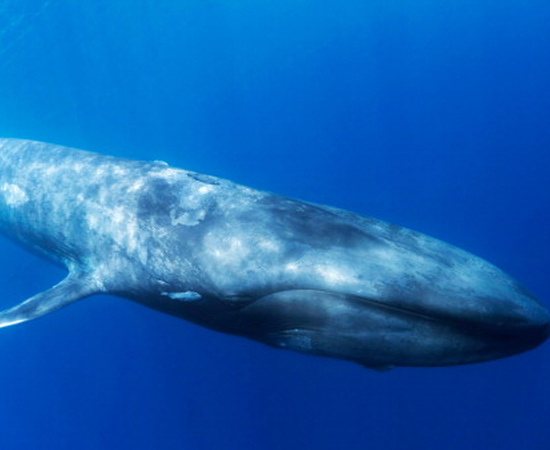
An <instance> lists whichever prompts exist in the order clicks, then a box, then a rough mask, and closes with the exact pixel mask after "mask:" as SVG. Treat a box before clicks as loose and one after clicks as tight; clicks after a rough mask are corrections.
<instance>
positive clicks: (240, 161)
mask: <svg viewBox="0 0 550 450" xmlns="http://www.w3.org/2000/svg"><path fill="white" fill-rule="evenodd" d="M549 23H550V3H549V2H548V1H547V0H532V1H529V2H527V1H520V0H508V1H502V0H465V1H453V2H442V1H440V0H401V1H397V0H372V1H368V2H366V1H364V0H323V1H318V0H277V1H262V2H260V1H254V0H231V1H222V0H140V1H129V0H95V1H93V2H92V1H90V2H84V1H81V2H75V1H71V0H52V1H36V0H35V1H31V0H4V1H1V2H0V135H1V136H4V137H19V138H27V139H36V140H43V141H47V142H52V143H57V144H63V145H69V146H74V147H79V148H84V149H88V150H94V151H99V152H103V153H108V154H114V155H118V156H125V157H131V158H142V159H163V160H166V161H168V162H170V163H171V164H172V165H176V166H181V167H185V168H188V169H192V170H196V171H200V172H205V173H210V174H213V175H217V176H222V177H226V178H230V179H232V180H234V181H238V182H240V183H243V184H247V185H250V186H253V187H256V188H261V189H267V190H271V191H276V192H278V193H281V194H286V195H290V196H293V197H298V198H302V199H306V200H309V201H314V202H318V203H327V204H331V205H333V206H338V207H341V208H346V209H350V210H353V211H357V212H360V213H364V214H367V215H372V216H375V217H378V218H382V219H385V220H389V221H392V222H395V223H398V224H401V225H404V226H408V227H410V228H414V229H417V230H419V231H423V232H425V233H428V234H431V235H434V236H436V237H439V238H441V239H444V240H446V241H449V242H452V243H454V244H456V245H459V246H461V247H464V248H466V249H468V250H470V251H472V252H474V253H476V254H478V255H480V256H483V257H485V258H486V259H488V260H490V261H491V262H493V263H495V264H497V265H498V266H500V267H501V268H503V269H505V270H506V271H508V272H510V273H512V274H513V275H515V276H516V277H517V278H518V279H520V280H521V281H522V282H523V283H524V284H525V285H526V286H528V287H529V289H530V290H532V291H533V292H534V293H535V294H537V295H538V296H539V297H540V298H541V299H542V301H543V302H545V304H546V305H550V285H549V281H548V280H549V276H548V268H549V267H550V255H549V251H550V234H549V231H548V230H549V226H548V223H549V219H550V177H549V175H548V173H549V168H550V155H549V149H550V83H549V80H550V26H549ZM0 252H1V253H0V294H1V304H2V305H3V306H4V307H7V306H10V305H13V304H15V303H17V302H19V301H22V300H23V299H25V298H27V297H28V296H31V295H33V294H35V293H36V292H38V291H40V290H42V289H45V288H47V287H49V286H50V285H52V284H53V283H55V282H57V281H58V280H59V279H61V277H62V276H63V273H62V272H61V271H60V270H59V269H56V268H54V267H52V266H51V265H49V264H48V263H46V262H43V261H41V260H37V259H35V258H34V257H32V256H30V255H29V254H28V253H26V252H24V251H23V250H20V249H18V248H17V247H15V246H14V245H13V244H11V243H10V242H8V241H6V240H4V239H2V240H1V241H0ZM0 360H1V369H0V386H1V392H2V393H1V395H0V399H1V400H0V436H1V444H0V445H1V448H2V449H16V448H17V449H39V448H40V449H41V448H51V449H76V448H78V449H81V450H87V449H90V450H97V449H107V450H110V449H123V448H133V449H153V448H154V449H171V448H178V449H192V450H195V449H197V450H202V449H207V450H209V449H223V450H231V449H241V450H242V449H266V450H271V449H285V450H288V449H298V448H312V449H313V448H315V449H323V450H324V449H337V448H345V449H349V450H354V449H367V448H368V449H370V450H377V449H384V450H392V449H404V448H407V449H443V448H444V449H447V450H454V449H460V450H463V449H477V448H479V449H481V448H487V449H491V450H504V449H506V450H508V449H518V448H521V449H529V450H531V449H533V450H538V449H541V450H547V449H549V448H550V345H548V344H547V345H545V346H543V347H541V348H539V349H537V350H535V351H532V352H530V353H527V354H523V355H519V356H516V357H513V358H509V359H505V360H501V361H495V362H491V363H485V364H480V365H473V366H464V367H454V368H443V369H396V370H394V371H390V372H387V373H377V372H374V371H369V370H367V369H364V368H362V367H360V366H356V365H354V364H351V363H346V362H341V361H336V360H334V361H333V360H326V359H322V358H314V357H307V356H303V355H298V354H294V353H291V352H283V351H277V350H273V349H270V348H267V347H264V346H261V345H260V344H256V343H253V342H249V341H246V340H244V339H239V338H236V337H230V336H225V335H221V334H217V333H215V332H212V331H209V330H204V329H201V328H198V327H196V326H194V325H191V324H188V323H186V322H183V321H181V320H178V319H175V318H172V317H169V316H165V315H162V314H160V313H157V312H154V311H150V310H147V309H145V308H142V307H140V306H137V305H134V304H132V303H130V302H125V301H123V300H120V299H117V298H113V297H94V298H91V299H88V300H86V301H83V302H81V303H79V304H75V305H73V306H72V307H70V308H66V309H64V310H62V311H60V312H58V313H56V314H52V315H49V316H47V317H44V318H42V319H40V320H37V321H35V322H30V323H26V324H23V325H20V326H16V327H11V328H6V329H3V330H1V333H0Z"/></svg>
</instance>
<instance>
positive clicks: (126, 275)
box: [0, 139, 549, 369]
mask: <svg viewBox="0 0 550 450" xmlns="http://www.w3.org/2000/svg"><path fill="white" fill-rule="evenodd" d="M0 232H2V233H3V234H5V235H6V236H7V237H9V238H11V239H13V240H14V241H17V242H19V243H21V244H23V245H24V246H26V247H27V248H29V249H30V250H32V251H34V252H37V253H39V254H41V255H43V256H45V257H47V258H48V259H50V260H52V261H54V262H55V263H58V264H60V265H62V266H64V267H65V268H66V269H67V271H68V274H67V277H66V278H65V279H64V280H63V281H61V282H60V283H59V284H57V285H55V286H54V287H52V288H51V289H49V290H47V291H45V292H41V293H39V294H37V295H35V296H33V297H31V298H29V299H28V300H26V301H24V302H22V303H20V304H19V305H17V306H14V307H12V308H9V309H6V310H4V311H3V312H1V313H0V326H2V327H5V326H8V325H13V324H17V323H20V322H25V321H27V320H30V319H34V318H37V317H40V316H43V315H45V314H47V313H49V312H52V311H54V310H57V309H59V308H62V307H64V306H66V305H68V304H70V303H73V302H76V301H77V300H80V299H82V298H85V297H88V296H91V295H93V294H111V295H115V296H119V297H124V298H127V299H130V300H133V301H135V302H138V303H141V304H143V305H146V306H149V307H151V308H154V309H156V310H159V311H162V312H165V313H168V314H172V315H174V316H178V317H181V318H184V319H186V320H189V321H191V322H194V323H197V324H200V325H202V326H205V327H208V328H211V329H214V330H217V331H221V332H225V333H230V334H234V335H239V336H244V337H247V338H250V339H254V340H257V341H260V342H263V343H265V344H267V345H270V346H273V347H278V348H286V349H291V350H295V351H298V352H303V353H308V354H313V355H321V356H329V357H334V358H341V359H345V360H350V361H354V362H357V363H359V364H362V365H364V366H367V367H372V368H376V369H383V368H389V367H393V366H442V365H454V364H465V363H472V362H478V361H485V360H490V359H495V358H500V357H504V356H509V355H512V354H515V353H519V352H523V351H526V350H529V349H532V348H534V347H536V346H537V345H539V344H540V343H542V342H543V341H544V340H545V339H546V338H547V337H548V334H549V313H548V311H547V309H546V308H545V307H543V306H542V305H541V304H540V303H539V302H538V301H537V300H536V299H535V298H534V297H533V296H532V295H531V294H530V293H529V292H527V291H526V290H525V289H524V288H523V287H522V286H521V285H519V284H518V283H517V282H516V281H515V280H513V279H512V278H511V277H509V276H508V275H506V274H505V273H503V272H502V271H500V270H499V269H497V268H496V267H494V266H493V265H491V264H489V263H488V262H486V261H484V260H482V259H480V258H478V257H476V256H473V255H471V254H469V253H467V252H465V251H462V250H460V249H458V248H456V247H453V246H451V245H449V244H446V243H443V242H441V241H439V240H436V239H433V238H431V237H427V236H425V235H423V234H419V233H417V232H414V231H411V230H408V229H405V228H402V227H398V226H395V225H392V224H388V223H385V222H382V221H379V220H375V219H372V218H367V217H363V216H360V215H357V214H354V213H351V212H347V211H343V210H340V209H335V208H331V207H326V206H320V205H316V204H312V203H306V202H303V201H298V200H293V199H289V198H285V197H282V196H278V195H275V194H272V193H268V192H263V191H258V190H254V189H250V188H248V187H244V186H240V185H238V184H234V183H232V182H230V181H227V180H223V179H220V178H215V177H212V176H207V175H202V174H199V173H195V172H190V171H186V170H181V169H177V168H173V167H170V166H169V165H168V164H166V163H164V162H161V161H153V162H143V161H134V160H128V159H121V158H115V157H111V156H104V155H100V154H96V153H91V152H86V151H81V150H75V149H71V148H66V147H61V146H57V145H51V144H45V143H39V142H33V141H25V140H17V139H0Z"/></svg>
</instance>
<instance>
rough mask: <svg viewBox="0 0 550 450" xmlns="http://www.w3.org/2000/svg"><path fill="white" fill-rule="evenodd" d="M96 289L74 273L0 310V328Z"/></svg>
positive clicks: (56, 306)
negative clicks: (14, 304) (11, 306)
mask: <svg viewBox="0 0 550 450" xmlns="http://www.w3.org/2000/svg"><path fill="white" fill-rule="evenodd" d="M96 292H97V290H96V289H93V288H91V283H90V282H89V280H88V279H87V278H85V277H84V276H81V275H77V274H74V273H69V275H68V276H67V277H66V278H65V279H64V280H63V281H61V282H60V283H58V284H56V285H55V286H53V287H52V288H50V289H48V290H47V291H43V292H40V293H39V294H36V295H34V296H32V297H31V298H29V299H28V300H25V301H24V302H23V303H20V304H19V305H17V306H14V307H13V308H9V309H6V310H4V311H1V312H0V328H3V327H8V326H10V325H15V324H18V323H21V322H26V321H27V320H31V319H36V318H37V317H40V316H43V315H45V314H48V313H51V312H53V311H56V310H58V309H60V308H63V307H64V306H67V305H69V304H71V303H74V302H76V301H78V300H80V299H82V298H84V297H88V296H90V295H92V294H94V293H96Z"/></svg>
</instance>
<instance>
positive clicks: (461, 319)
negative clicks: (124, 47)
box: [243, 289, 550, 340]
mask: <svg viewBox="0 0 550 450" xmlns="http://www.w3.org/2000/svg"><path fill="white" fill-rule="evenodd" d="M300 293H303V294H304V296H311V295H312V294H313V295H315V294H318V295H320V296H329V297H333V298H334V299H335V300H338V299H339V300H343V301H347V302H354V303H356V304H359V305H361V304H364V305H365V306H368V307H370V308H375V309H378V310H380V311H387V312H388V313H389V314H394V315H398V316H402V317H408V318H416V319H417V320H421V321H426V322H437V323H439V324H441V325H443V326H447V327H449V328H452V329H454V330H456V331H459V332H462V333H467V334H469V335H476V334H477V335H479V336H482V335H484V336H492V337H493V338H497V339H503V340H506V339H514V338H517V337H519V336H521V335H526V337H528V336H529V335H530V334H536V335H537V336H539V337H540V336H546V337H548V336H550V325H549V324H545V325H543V326H540V327H532V328H529V327H521V326H519V325H518V326H512V327H502V326H500V327H499V326H498V325H497V324H493V323H490V322H482V321H481V320H479V319H478V318H477V319H476V318H470V319H469V318H468V317H465V316H464V315H461V316H453V315H452V314H449V313H447V314H445V313H444V312H442V311H433V312H430V311H427V310H426V308H424V309H422V310H421V311H420V310H418V309H414V308H407V307H406V306H403V305H402V304H400V305H395V304H389V303H387V302H384V301H382V300H377V299H374V298H371V297H367V296H361V295H357V294H349V293H345V292H331V291H327V290H322V289H285V290H281V291H276V292H272V293H270V294H267V295H262V296H261V297H258V298H257V299H256V300H253V301H252V302H250V303H247V304H243V307H246V306H247V305H251V304H255V303H257V302H261V301H262V300H264V299H268V298H274V297H279V296H287V295H288V296H298V297H299V295H300Z"/></svg>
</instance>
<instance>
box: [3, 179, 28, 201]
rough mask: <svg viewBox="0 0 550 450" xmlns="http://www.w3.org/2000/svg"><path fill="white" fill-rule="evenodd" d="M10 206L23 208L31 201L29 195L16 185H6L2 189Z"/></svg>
mask: <svg viewBox="0 0 550 450" xmlns="http://www.w3.org/2000/svg"><path fill="white" fill-rule="evenodd" d="M0 192H2V194H4V198H5V202H6V204H7V205H8V206H21V205H24V204H25V203H27V202H28V201H29V196H28V195H27V193H26V192H25V191H24V190H23V189H21V188H20V187H19V186H17V185H16V184H10V183H5V184H3V185H2V187H0Z"/></svg>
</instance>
